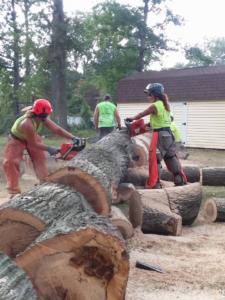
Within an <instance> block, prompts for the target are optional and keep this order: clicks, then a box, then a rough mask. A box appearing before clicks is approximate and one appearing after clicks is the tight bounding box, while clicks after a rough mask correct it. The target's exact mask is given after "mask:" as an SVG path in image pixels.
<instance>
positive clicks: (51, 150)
mask: <svg viewBox="0 0 225 300" xmlns="http://www.w3.org/2000/svg"><path fill="white" fill-rule="evenodd" d="M47 151H48V153H49V154H50V155H51V156H53V155H56V154H58V153H59V152H60V149H58V148H56V147H51V146H49V147H48V148H47Z"/></svg>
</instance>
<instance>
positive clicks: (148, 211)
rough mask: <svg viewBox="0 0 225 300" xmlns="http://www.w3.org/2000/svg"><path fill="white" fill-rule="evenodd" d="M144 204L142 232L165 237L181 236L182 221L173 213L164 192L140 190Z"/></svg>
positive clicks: (160, 190)
mask: <svg viewBox="0 0 225 300" xmlns="http://www.w3.org/2000/svg"><path fill="white" fill-rule="evenodd" d="M137 191H138V192H139V193H140V196H141V202H142V204H143V222H142V231H143V232H144V233H155V234H164V235H174V236H177V235H181V232H182V219H181V217H180V216H179V215H177V214H175V213H173V212H171V210H170V208H169V203H168V199H167V195H166V193H165V191H164V190H162V189H159V190H154V189H152V190H150V189H146V190H144V189H138V190H137Z"/></svg>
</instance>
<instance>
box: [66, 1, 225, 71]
mask: <svg viewBox="0 0 225 300" xmlns="http://www.w3.org/2000/svg"><path fill="white" fill-rule="evenodd" d="M101 2H102V1H99V0H82V1H81V0H73V1H72V0H64V10H65V11H66V12H73V13H74V12H76V11H77V10H79V11H87V10H90V9H91V8H92V7H93V6H94V5H96V4H97V3H101ZM117 2H119V3H121V4H129V5H131V6H140V5H142V3H143V1H142V0H117ZM167 5H168V6H169V8H171V9H172V11H173V12H174V13H176V14H179V15H181V16H182V17H183V18H184V19H185V25H183V26H182V27H181V26H170V27H169V28H168V30H167V35H168V37H169V38H170V39H173V40H177V41H180V42H181V43H182V44H183V45H186V44H189V45H193V44H196V43H198V44H201V43H203V41H204V39H212V38H217V37H225V0H213V1H212V0H168V2H167ZM182 59H183V54H182V53H180V54H179V53H176V54H172V53H168V55H166V56H165V57H164V59H163V66H164V67H172V66H173V65H174V64H175V63H176V62H180V61H182ZM156 68H159V66H156Z"/></svg>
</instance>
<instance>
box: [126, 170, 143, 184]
mask: <svg viewBox="0 0 225 300" xmlns="http://www.w3.org/2000/svg"><path fill="white" fill-rule="evenodd" d="M147 179H148V169H147V168H143V167H141V168H128V170H127V174H126V177H125V179H124V182H129V183H132V184H133V185H135V186H145V183H146V180H147Z"/></svg>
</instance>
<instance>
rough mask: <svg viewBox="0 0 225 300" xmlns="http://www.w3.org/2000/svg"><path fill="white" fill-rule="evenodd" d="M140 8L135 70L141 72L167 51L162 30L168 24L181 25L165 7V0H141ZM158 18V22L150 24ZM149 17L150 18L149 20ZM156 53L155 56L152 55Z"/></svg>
mask: <svg viewBox="0 0 225 300" xmlns="http://www.w3.org/2000/svg"><path fill="white" fill-rule="evenodd" d="M143 3H144V5H143V7H140V13H141V15H142V22H143V24H141V23H140V25H139V27H138V38H139V40H140V42H139V45H140V46H139V49H138V52H139V53H138V66H137V70H138V71H139V72H142V71H143V70H144V69H145V67H146V66H147V65H148V64H149V62H150V61H151V60H152V59H153V58H154V57H155V58H157V54H159V53H160V52H161V51H164V50H167V49H168V47H167V39H166V37H165V35H164V30H165V28H166V26H167V25H168V24H169V23H173V24H174V25H181V22H182V18H181V17H180V16H178V15H175V14H173V12H172V11H171V10H170V9H169V8H168V7H167V5H166V3H167V1H166V0H143ZM153 16H154V19H155V17H156V16H158V22H157V23H154V22H152V20H151V19H152V18H151V17H153ZM149 17H150V18H151V19H150V20H149ZM153 52H156V55H155V54H154V53H153Z"/></svg>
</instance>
